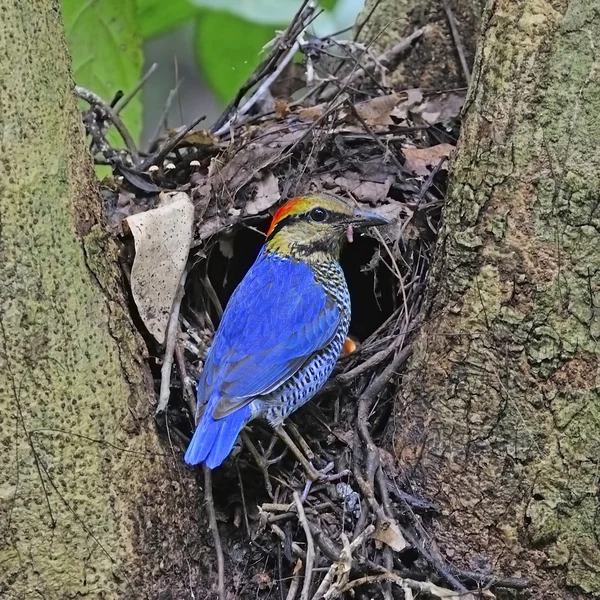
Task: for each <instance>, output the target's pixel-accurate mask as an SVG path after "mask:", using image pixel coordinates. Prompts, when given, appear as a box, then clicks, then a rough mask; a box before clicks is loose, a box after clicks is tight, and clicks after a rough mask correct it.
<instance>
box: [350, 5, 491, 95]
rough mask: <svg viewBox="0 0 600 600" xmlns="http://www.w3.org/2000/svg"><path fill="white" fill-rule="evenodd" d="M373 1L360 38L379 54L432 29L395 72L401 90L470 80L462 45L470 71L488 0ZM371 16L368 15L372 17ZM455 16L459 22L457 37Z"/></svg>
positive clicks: (366, 10)
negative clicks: (425, 27)
mask: <svg viewBox="0 0 600 600" xmlns="http://www.w3.org/2000/svg"><path fill="white" fill-rule="evenodd" d="M446 5H447V9H448V11H449V12H447V10H446V8H445V6H444V2H443V1H442V0H367V1H366V3H365V7H364V9H363V11H362V13H361V15H360V17H359V19H358V21H357V23H358V25H359V26H360V24H361V23H363V22H365V24H364V26H363V27H361V28H360V32H359V39H360V40H361V41H362V42H364V43H368V44H370V47H371V48H372V49H373V50H374V51H375V53H376V54H380V53H382V52H384V51H385V50H388V49H389V48H391V47H392V46H393V45H394V44H397V43H398V41H399V40H401V39H402V38H404V37H406V36H407V35H410V34H411V33H412V32H413V31H415V30H416V29H418V28H419V27H422V26H423V25H429V26H430V32H429V34H428V35H427V37H426V38H424V39H423V40H422V41H421V42H420V43H419V44H417V46H416V47H415V48H414V49H413V51H412V52H411V54H410V55H409V56H408V57H405V58H404V59H403V60H402V61H401V62H400V64H399V65H398V67H397V68H396V69H395V70H394V71H393V72H392V73H390V74H389V83H390V84H391V85H393V86H394V87H395V88H397V89H407V88H422V89H423V90H427V91H433V90H441V91H444V90H450V89H454V88H461V87H465V86H466V85H467V83H468V82H467V80H466V76H465V72H464V69H463V67H462V65H461V61H460V58H459V48H460V49H462V52H463V54H464V59H465V62H466V64H467V65H468V69H469V70H470V68H471V66H472V64H473V57H474V55H475V47H476V42H477V33H478V31H479V23H480V20H481V13H482V10H483V7H484V5H485V0H447V1H446ZM367 17H368V20H367ZM449 19H453V21H454V23H455V33H456V34H457V37H456V39H455V38H454V37H453V34H452V30H451V27H450V23H449Z"/></svg>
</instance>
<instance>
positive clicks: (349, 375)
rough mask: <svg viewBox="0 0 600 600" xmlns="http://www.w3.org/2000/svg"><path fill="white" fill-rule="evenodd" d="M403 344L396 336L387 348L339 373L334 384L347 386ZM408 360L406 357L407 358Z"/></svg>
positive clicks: (410, 348) (399, 337) (409, 350)
mask: <svg viewBox="0 0 600 600" xmlns="http://www.w3.org/2000/svg"><path fill="white" fill-rule="evenodd" d="M403 342H404V340H403V338H402V336H396V340H395V341H394V342H392V344H390V345H389V346H388V347H387V348H384V349H383V350H380V351H379V352H377V353H376V354H373V356H371V358H368V359H367V360H365V361H363V362H362V363H360V364H359V365H358V366H356V367H354V369H351V370H350V371H346V373H340V374H339V375H338V376H337V377H336V378H335V382H336V383H339V384H340V385H348V384H349V383H350V382H352V381H353V380H354V379H356V378H357V377H360V375H363V374H364V373H367V372H369V371H371V370H372V369H373V368H374V367H376V366H377V365H378V364H379V363H382V362H383V361H384V360H385V359H386V358H387V357H388V356H389V355H390V354H391V353H392V352H394V350H396V349H397V348H398V346H400V345H402V343H403ZM407 351H408V352H409V353H411V352H412V347H411V346H409V347H407ZM407 358H408V357H407Z"/></svg>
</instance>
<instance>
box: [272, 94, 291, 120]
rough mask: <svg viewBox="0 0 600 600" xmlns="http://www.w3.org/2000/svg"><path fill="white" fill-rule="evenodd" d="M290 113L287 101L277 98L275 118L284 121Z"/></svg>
mask: <svg viewBox="0 0 600 600" xmlns="http://www.w3.org/2000/svg"><path fill="white" fill-rule="evenodd" d="M289 112H290V105H289V104H288V103H287V101H286V100H283V99H282V98H276V99H275V116H276V117H277V118H278V119H283V118H284V117H287V116H288V114H289Z"/></svg>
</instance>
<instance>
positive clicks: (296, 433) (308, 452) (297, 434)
mask: <svg viewBox="0 0 600 600" xmlns="http://www.w3.org/2000/svg"><path fill="white" fill-rule="evenodd" d="M287 428H288V429H289V430H290V434H291V435H292V436H293V437H294V439H295V440H296V442H297V443H298V444H299V446H300V448H302V452H304V455H305V456H306V458H308V460H314V458H315V455H314V454H313V451H312V450H311V449H310V446H309V445H308V444H307V443H306V440H305V439H304V438H303V437H302V434H301V433H300V432H299V431H298V428H297V427H296V426H295V425H294V424H293V423H292V422H291V421H288V423H287Z"/></svg>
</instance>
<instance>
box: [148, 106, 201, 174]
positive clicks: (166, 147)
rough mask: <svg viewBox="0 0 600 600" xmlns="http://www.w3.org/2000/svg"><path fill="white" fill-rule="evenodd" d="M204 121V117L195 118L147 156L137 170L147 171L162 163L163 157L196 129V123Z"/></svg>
mask: <svg viewBox="0 0 600 600" xmlns="http://www.w3.org/2000/svg"><path fill="white" fill-rule="evenodd" d="M204 119H206V115H202V116H200V117H197V118H196V119H194V120H193V121H192V122H191V123H189V124H188V125H186V126H185V127H183V128H182V129H181V130H180V131H179V132H178V133H177V135H175V136H173V137H172V138H168V139H167V140H166V141H165V143H164V144H163V145H162V146H161V147H160V148H159V149H158V150H157V151H156V152H154V153H152V154H150V156H148V157H147V158H146V159H145V160H144V161H143V162H142V164H141V165H140V166H139V168H138V170H139V171H147V170H148V169H149V168H150V167H151V166H152V165H155V164H158V163H160V162H162V161H163V160H164V158H165V156H167V154H169V152H171V150H173V148H175V146H177V144H179V142H180V141H181V140H182V139H183V138H184V137H185V136H186V135H187V134H188V133H189V132H190V131H191V130H192V129H194V127H196V125H198V123H200V122H201V121H204Z"/></svg>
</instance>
